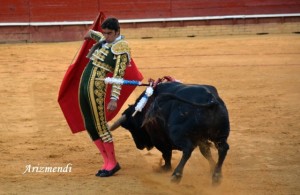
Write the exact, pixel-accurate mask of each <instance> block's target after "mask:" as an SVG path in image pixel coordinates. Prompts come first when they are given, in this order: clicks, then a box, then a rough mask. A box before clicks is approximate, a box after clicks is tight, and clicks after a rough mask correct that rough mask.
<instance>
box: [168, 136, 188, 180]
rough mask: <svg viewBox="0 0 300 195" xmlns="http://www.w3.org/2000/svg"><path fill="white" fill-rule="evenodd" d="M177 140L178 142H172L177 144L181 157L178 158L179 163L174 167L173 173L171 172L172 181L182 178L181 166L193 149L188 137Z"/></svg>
mask: <svg viewBox="0 0 300 195" xmlns="http://www.w3.org/2000/svg"><path fill="white" fill-rule="evenodd" d="M180 139H181V140H178V142H177V143H176V142H174V143H175V145H177V146H179V148H181V149H182V157H181V159H180V162H179V164H178V165H177V167H176V168H175V170H174V172H173V174H172V179H171V181H172V182H175V183H179V182H180V180H181V178H182V173H183V168H184V166H185V164H186V162H187V161H188V159H189V158H190V157H191V154H192V152H193V150H194V146H193V145H192V143H191V141H190V140H188V139H182V137H180Z"/></svg>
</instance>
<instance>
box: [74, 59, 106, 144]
mask: <svg viewBox="0 0 300 195" xmlns="http://www.w3.org/2000/svg"><path fill="white" fill-rule="evenodd" d="M109 72H112V70H108V69H107V68H101V67H100V66H95V65H93V64H92V61H90V62H89V63H88V65H87V66H86V68H85V70H84V72H83V74H82V76H81V81H80V89H79V103H80V108H81V112H82V116H83V119H84V124H85V128H86V130H87V131H88V133H89V135H90V137H91V138H92V140H93V141H95V140H97V139H99V138H101V140H102V141H103V142H112V135H111V133H110V131H109V130H108V126H107V121H106V117H105V106H106V105H105V94H106V85H105V83H104V81H102V80H97V78H105V77H106V75H107V73H109Z"/></svg>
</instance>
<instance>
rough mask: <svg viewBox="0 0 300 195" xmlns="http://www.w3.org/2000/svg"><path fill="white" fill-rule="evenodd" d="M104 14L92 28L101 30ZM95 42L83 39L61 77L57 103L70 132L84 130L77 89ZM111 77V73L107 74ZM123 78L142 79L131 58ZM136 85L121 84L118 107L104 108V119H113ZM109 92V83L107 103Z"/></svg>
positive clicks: (108, 96) (107, 96) (101, 14)
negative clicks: (112, 110)
mask: <svg viewBox="0 0 300 195" xmlns="http://www.w3.org/2000/svg"><path fill="white" fill-rule="evenodd" d="M104 19H105V15H104V14H103V13H102V12H100V13H99V15H98V17H97V18H96V20H95V21H94V23H93V25H92V29H93V30H96V31H100V32H102V29H101V23H102V22H103V21H104ZM94 43H95V41H94V40H92V39H90V40H85V41H84V42H83V45H82V47H81V49H80V52H79V54H78V56H77V59H76V60H75V62H74V63H73V64H71V65H70V66H69V68H68V70H67V72H66V74H65V76H64V78H63V81H62V83H61V86H60V89H59V94H58V103H59V105H60V107H61V110H62V112H63V114H64V116H65V118H66V120H67V123H68V125H69V127H70V128H71V131H72V133H77V132H80V131H84V130H85V127H84V122H83V118H82V115H81V111H80V107H79V100H78V90H79V83H80V78H81V74H82V72H83V70H84V68H85V66H86V64H87V63H88V62H89V59H88V58H86V55H87V53H88V52H89V49H90V48H91V47H92V45H93V44H94ZM108 76H109V77H112V74H110V75H108ZM124 79H126V80H138V81H142V80H143V75H142V74H141V73H140V72H139V70H138V69H137V67H136V65H135V63H134V61H133V59H131V62H130V65H128V67H127V68H126V71H125V76H124ZM135 87H136V86H129V85H123V86H122V89H121V95H120V97H119V100H118V107H117V109H116V110H115V111H114V112H108V111H107V110H106V119H107V121H110V120H111V119H113V118H114V117H115V116H116V115H117V113H118V112H119V111H120V109H121V107H122V106H123V104H124V103H125V101H126V100H127V98H128V97H129V95H130V94H131V93H132V92H133V90H134V89H135ZM110 92H111V85H109V86H108V87H107V93H106V94H107V95H106V97H105V102H106V104H108V102H109V101H110Z"/></svg>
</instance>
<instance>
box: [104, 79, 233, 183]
mask: <svg viewBox="0 0 300 195" xmlns="http://www.w3.org/2000/svg"><path fill="white" fill-rule="evenodd" d="M142 97H143V94H141V96H140V97H139V98H138V99H137V100H136V102H135V104H134V105H129V107H128V108H127V109H126V110H125V111H124V112H123V113H122V116H121V117H120V119H118V120H117V121H116V122H115V123H114V124H113V125H112V126H111V127H110V130H111V131H112V130H115V129H116V128H118V127H119V126H122V127H123V128H125V129H127V130H129V131H130V133H131V135H132V137H133V140H134V142H135V144H136V147H137V148H138V149H140V150H143V149H144V148H147V149H148V150H150V149H152V148H153V147H156V148H157V149H158V150H159V151H160V152H161V153H162V157H163V159H164V161H165V164H164V165H162V168H163V169H164V170H171V157H172V150H180V151H182V157H181V160H180V162H179V164H178V165H177V167H176V168H175V170H174V172H173V174H172V177H171V181H172V182H176V183H179V182H180V180H181V178H182V175H183V169H184V166H185V164H186V162H187V161H188V159H189V158H190V156H191V154H192V152H193V150H194V149H195V148H196V147H198V148H199V149H200V152H201V154H202V155H203V156H204V157H205V158H206V159H207V160H208V162H209V165H210V168H211V173H212V183H213V184H219V183H220V182H221V178H222V164H223V162H224V160H225V157H226V155H227V151H228V149H229V145H228V143H227V138H228V136H229V132H230V123H229V115H228V111H227V108H226V106H225V103H224V102H223V100H222V99H221V98H220V97H219V95H218V92H217V90H216V88H215V87H213V86H210V85H196V84H195V85H187V84H182V83H179V82H163V83H160V84H158V85H157V86H156V88H155V90H154V92H153V95H152V96H151V97H150V98H149V99H148V102H147V103H146V105H145V107H144V109H143V110H142V111H141V112H137V114H135V115H133V113H134V112H135V107H136V105H137V103H138V102H139V100H140V99H141V98H142ZM213 144H214V146H215V147H216V148H217V150H218V160H217V162H216V161H215V160H214V159H213V158H212V154H211V150H210V147H211V146H212V145H213Z"/></svg>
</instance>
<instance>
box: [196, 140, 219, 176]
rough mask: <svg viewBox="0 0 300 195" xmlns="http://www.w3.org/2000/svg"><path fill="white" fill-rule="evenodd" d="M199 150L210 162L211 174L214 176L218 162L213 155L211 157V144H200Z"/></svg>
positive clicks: (206, 142)
mask: <svg viewBox="0 0 300 195" xmlns="http://www.w3.org/2000/svg"><path fill="white" fill-rule="evenodd" d="M199 149H200V152H201V154H202V155H203V156H204V157H205V158H206V159H207V160H208V162H209V166H210V172H211V174H212V173H213V171H214V169H215V166H216V162H215V160H214V159H213V158H212V155H211V151H210V143H209V142H208V141H203V142H200V144H199Z"/></svg>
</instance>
